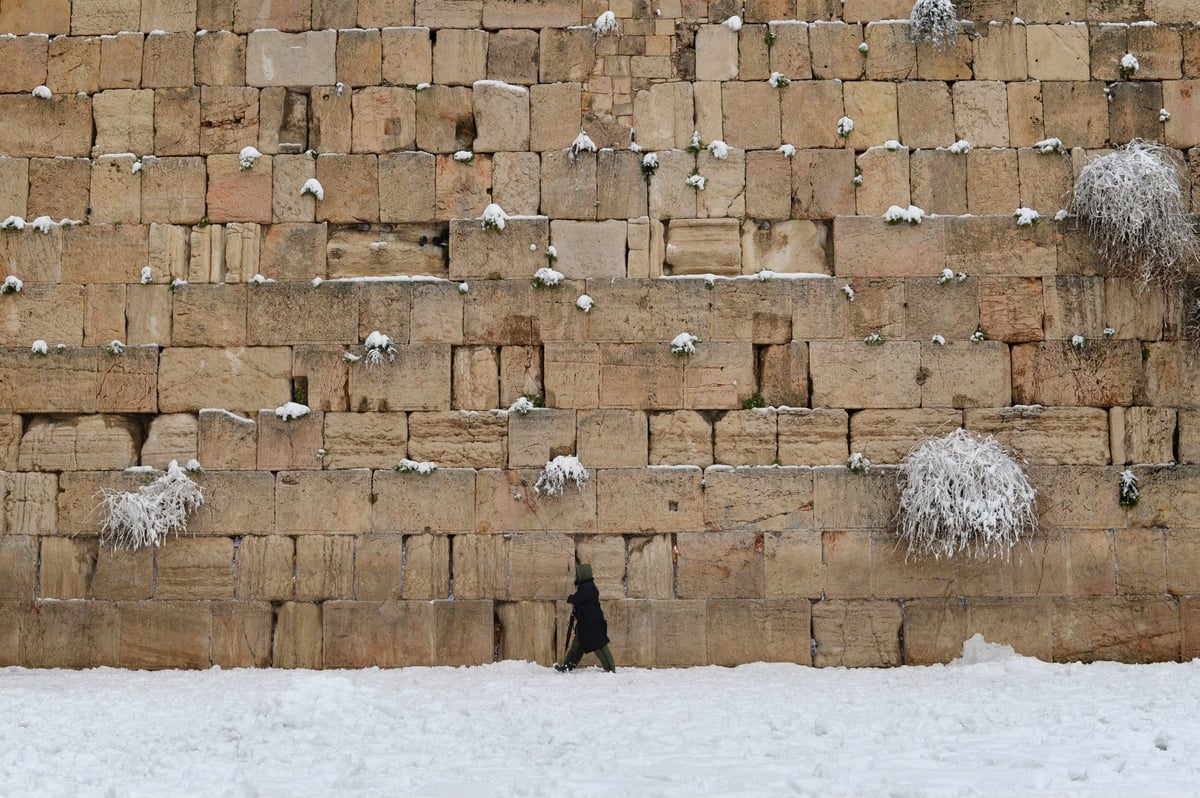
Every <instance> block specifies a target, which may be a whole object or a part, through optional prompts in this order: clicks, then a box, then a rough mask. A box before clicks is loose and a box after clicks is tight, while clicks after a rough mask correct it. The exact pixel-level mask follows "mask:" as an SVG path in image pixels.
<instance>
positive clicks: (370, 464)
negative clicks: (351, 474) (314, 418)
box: [321, 413, 408, 469]
mask: <svg viewBox="0 0 1200 798" xmlns="http://www.w3.org/2000/svg"><path fill="white" fill-rule="evenodd" d="M324 416H325V429H324V449H325V456H324V457H323V458H322V459H321V467H322V468H325V469H338V468H390V467H392V466H394V465H395V464H396V463H398V462H400V461H401V460H402V459H404V457H405V456H406V455H407V452H408V423H407V417H406V416H405V415H404V414H403V413H325V414H324Z"/></svg>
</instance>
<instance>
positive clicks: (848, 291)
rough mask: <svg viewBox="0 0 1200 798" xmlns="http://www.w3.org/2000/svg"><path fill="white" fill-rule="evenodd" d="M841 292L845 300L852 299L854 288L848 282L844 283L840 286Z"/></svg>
mask: <svg viewBox="0 0 1200 798" xmlns="http://www.w3.org/2000/svg"><path fill="white" fill-rule="evenodd" d="M842 293H843V294H845V295H846V301H847V302H853V301H854V289H853V288H851V287H850V283H846V284H845V285H843V286H842Z"/></svg>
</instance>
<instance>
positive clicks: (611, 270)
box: [521, 219, 626, 279]
mask: <svg viewBox="0 0 1200 798" xmlns="http://www.w3.org/2000/svg"><path fill="white" fill-rule="evenodd" d="M625 242H626V223H625V222H624V221H622V220H616V219H612V220H609V221H604V222H576V221H570V220H566V219H555V220H554V221H552V222H550V243H551V244H552V245H553V246H554V249H555V252H557V255H558V257H557V259H556V260H555V261H554V262H553V263H552V264H551V266H552V267H553V268H554V269H557V270H558V271H560V272H562V273H563V274H564V275H566V276H567V277H569V278H572V279H586V278H589V277H594V278H602V277H624V276H625ZM522 260H524V259H522ZM535 271H536V269H535ZM521 276H524V275H521Z"/></svg>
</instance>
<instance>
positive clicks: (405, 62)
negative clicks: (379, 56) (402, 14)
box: [381, 27, 433, 86]
mask: <svg viewBox="0 0 1200 798" xmlns="http://www.w3.org/2000/svg"><path fill="white" fill-rule="evenodd" d="M381 38H382V40H383V41H382V44H383V68H382V71H383V80H384V81H386V82H387V83H390V84H393V85H402V86H417V85H420V84H422V83H429V82H431V81H432V80H433V43H432V41H431V40H430V37H429V29H428V28H411V27H408V28H402V27H385V28H384V29H383V31H382V36H381Z"/></svg>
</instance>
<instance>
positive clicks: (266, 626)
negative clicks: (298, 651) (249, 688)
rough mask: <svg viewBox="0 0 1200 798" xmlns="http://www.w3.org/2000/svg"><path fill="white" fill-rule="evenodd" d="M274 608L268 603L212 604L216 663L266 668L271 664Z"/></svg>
mask: <svg viewBox="0 0 1200 798" xmlns="http://www.w3.org/2000/svg"><path fill="white" fill-rule="evenodd" d="M274 620H275V618H274V611H273V609H272V607H271V605H270V604H269V603H266V602H247V601H237V602H234V601H230V602H219V603H214V604H213V605H212V663H213V664H214V665H219V666H221V667H222V668H265V667H268V666H269V665H270V664H271V635H272V631H273V628H274Z"/></svg>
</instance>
